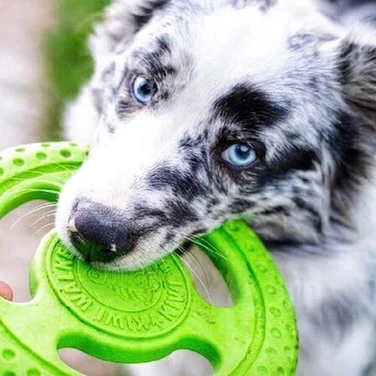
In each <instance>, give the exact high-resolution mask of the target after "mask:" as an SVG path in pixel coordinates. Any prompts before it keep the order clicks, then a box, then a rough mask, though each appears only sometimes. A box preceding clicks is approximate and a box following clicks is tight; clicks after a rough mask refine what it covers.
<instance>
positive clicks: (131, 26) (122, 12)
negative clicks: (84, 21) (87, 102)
mask: <svg viewBox="0 0 376 376" xmlns="http://www.w3.org/2000/svg"><path fill="white" fill-rule="evenodd" d="M170 1H173V0H114V1H113V2H112V3H111V5H110V6H108V8H107V9H106V11H105V16H104V21H103V22H101V23H100V24H98V25H97V26H96V28H95V33H94V35H93V37H92V38H91V40H90V47H91V51H92V54H93V56H94V58H95V60H96V61H97V62H98V61H100V60H101V59H102V58H103V57H104V56H108V54H109V53H112V52H113V51H114V50H115V49H116V47H117V46H118V45H119V44H120V43H124V44H126V43H129V42H130V41H132V39H133V38H134V36H135V35H136V34H137V33H138V32H139V31H140V30H141V29H142V28H143V27H144V26H145V25H147V24H148V23H149V22H150V20H151V19H152V18H153V16H154V15H155V14H157V13H158V12H162V11H163V10H164V9H165V8H166V7H167V6H168V3H169V2H170Z"/></svg>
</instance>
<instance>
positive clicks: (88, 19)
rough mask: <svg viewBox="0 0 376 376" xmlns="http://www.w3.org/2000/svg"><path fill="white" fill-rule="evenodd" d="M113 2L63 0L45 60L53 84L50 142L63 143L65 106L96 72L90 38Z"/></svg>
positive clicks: (48, 126) (48, 124) (48, 37)
mask: <svg viewBox="0 0 376 376" xmlns="http://www.w3.org/2000/svg"><path fill="white" fill-rule="evenodd" d="M109 1H110V0H59V1H58V2H56V18H57V24H56V26H55V28H54V29H52V30H50V31H49V32H48V33H47V35H46V40H45V45H44V47H45V56H46V61H47V68H48V77H49V80H50V86H51V93H50V97H49V106H48V114H47V120H46V126H45V134H46V137H47V139H50V140H56V139H59V135H60V130H61V119H62V113H63V110H64V106H65V104H66V103H67V102H68V101H70V100H72V99H74V98H75V97H76V96H77V94H78V92H79V89H80V87H81V86H82V85H83V83H84V82H85V81H87V80H88V79H89V78H90V76H91V74H92V71H93V63H92V60H91V58H90V55H89V51H88V49H87V38H88V35H89V34H90V32H91V31H92V28H93V24H94V23H95V22H98V21H99V20H100V19H101V18H102V14H103V8H104V7H105V6H106V5H107V4H108V3H109Z"/></svg>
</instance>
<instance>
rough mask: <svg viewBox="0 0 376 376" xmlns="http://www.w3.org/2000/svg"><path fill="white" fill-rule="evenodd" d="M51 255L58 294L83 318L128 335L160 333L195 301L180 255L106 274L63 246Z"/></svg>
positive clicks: (50, 266) (172, 325)
mask: <svg viewBox="0 0 376 376" xmlns="http://www.w3.org/2000/svg"><path fill="white" fill-rule="evenodd" d="M52 248H53V249H54V251H53V252H51V254H50V255H49V257H50V262H49V263H48V276H49V279H50V281H51V283H52V285H53V287H54V290H55V293H56V295H57V296H58V297H59V299H60V300H62V301H63V303H64V305H65V306H66V307H68V308H69V309H70V310H71V311H72V312H73V313H74V314H75V315H76V316H77V317H79V318H80V319H81V320H83V321H85V322H87V323H89V324H90V325H92V326H95V327H97V328H98V329H101V330H103V331H106V332H110V333H113V334H116V335H120V336H125V337H139V336H140V334H142V335H143V336H154V335H160V334H162V333H164V332H166V331H170V330H172V329H173V328H175V327H176V326H177V325H179V324H180V322H181V321H182V320H183V319H184V317H185V315H186V313H187V311H188V309H189V302H190V294H189V287H188V279H187V278H188V275H187V272H186V270H185V269H184V268H182V266H181V265H180V263H179V262H178V260H177V259H176V256H170V257H166V258H165V259H163V260H161V261H160V262H158V263H155V264H154V265H151V266H149V267H147V268H145V269H143V270H140V271H135V272H127V273H120V272H111V271H100V270H97V269H95V268H93V267H91V266H90V265H88V264H86V263H84V262H83V261H80V260H78V259H76V258H75V257H74V256H72V255H71V254H70V253H69V252H68V251H67V250H66V249H65V248H64V247H63V246H62V245H61V244H60V243H58V244H55V245H54V246H53V247H52Z"/></svg>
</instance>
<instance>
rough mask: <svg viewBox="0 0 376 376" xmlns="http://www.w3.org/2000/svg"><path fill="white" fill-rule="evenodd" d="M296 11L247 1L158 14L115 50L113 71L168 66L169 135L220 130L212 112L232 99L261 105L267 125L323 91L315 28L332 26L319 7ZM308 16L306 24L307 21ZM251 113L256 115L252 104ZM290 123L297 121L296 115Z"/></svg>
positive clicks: (165, 106)
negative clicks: (261, 6)
mask: <svg viewBox="0 0 376 376" xmlns="http://www.w3.org/2000/svg"><path fill="white" fill-rule="evenodd" d="M290 2H293V0H291V1H290ZM301 14H303V16H304V17H296V15H295V16H294V12H293V11H291V9H290V8H281V9H279V8H278V7H277V6H275V7H274V8H272V9H271V10H270V11H268V12H266V13H265V12H263V11H260V9H259V8H258V7H253V6H249V7H245V8H243V9H237V8H234V7H231V6H222V7H219V9H216V10H213V9H211V10H210V11H206V12H205V11H194V10H192V9H191V10H190V11H187V12H183V13H179V14H174V13H173V12H172V13H169V14H168V15H167V16H166V17H164V16H163V15H161V16H160V17H158V18H156V19H154V20H152V21H151V24H150V25H149V26H148V27H146V28H145V29H144V30H142V31H141V32H140V33H139V34H138V35H137V36H136V38H135V41H134V43H133V45H132V46H131V48H126V49H125V50H124V51H123V52H120V53H119V54H118V55H117V62H118V64H117V67H118V69H117V70H118V71H119V72H121V74H123V70H124V66H125V65H127V66H128V68H129V69H131V70H136V71H141V72H142V71H143V68H144V66H145V65H148V66H149V70H150V67H152V68H153V69H155V68H156V70H157V71H158V70H160V69H164V70H165V71H167V72H169V73H168V74H167V77H164V81H165V82H164V86H165V87H166V88H167V89H166V90H167V92H168V95H166V98H167V99H166V98H165V100H164V101H162V102H164V103H163V104H162V105H161V108H162V109H163V111H161V112H162V113H163V117H164V118H165V117H168V119H169V121H168V122H170V121H171V119H174V124H175V125H174V128H175V129H174V132H173V133H174V135H176V138H180V137H181V135H182V134H183V133H184V134H185V133H195V134H196V135H199V137H201V134H202V132H205V131H206V130H207V128H208V126H210V128H211V135H212V137H216V133H215V132H213V130H214V129H218V130H221V128H222V127H221V125H222V124H223V122H221V120H223V118H222V119H219V120H220V121H215V120H216V119H215V115H216V113H215V112H217V113H218V112H221V111H222V110H223V107H225V109H226V107H227V108H229V106H230V105H232V104H233V103H234V101H233V100H234V99H236V100H237V101H238V102H239V100H240V101H243V102H242V103H243V104H244V103H245V102H244V101H245V100H246V99H253V100H252V101H250V104H251V105H252V104H253V105H254V106H259V105H260V104H261V106H262V107H263V108H262V110H263V113H262V116H264V114H265V109H266V110H267V111H268V112H269V113H270V115H271V116H270V121H271V122H272V123H273V124H274V123H275V122H278V121H282V120H283V121H285V120H286V118H287V112H286V111H284V110H285V109H286V108H289V109H290V110H291V112H293V109H294V108H298V107H299V113H301V112H302V111H303V112H307V113H308V112H309V111H311V110H310V109H308V110H309V111H305V110H304V109H303V107H304V106H308V107H309V106H310V103H311V102H313V101H314V102H315V103H318V102H320V93H319V92H320V90H321V91H322V92H325V90H326V89H325V85H326V84H325V81H326V77H325V76H326V74H328V72H329V69H328V67H327V62H326V61H324V60H323V59H321V58H320V55H319V52H318V46H317V45H318V44H319V43H318V42H319V41H320V38H321V37H322V35H331V34H332V33H334V32H333V30H331V28H330V26H328V24H327V23H326V22H325V21H323V19H322V17H321V16H320V15H319V13H318V12H317V13H314V15H313V16H311V13H309V15H308V16H307V15H304V12H303V13H301ZM301 14H300V15H301ZM307 22H311V23H312V25H309V26H310V27H308V28H307V27H306V26H307V25H306V23H307ZM318 29H320V34H317V33H316V31H317V30H318ZM125 61H126V62H127V63H125ZM327 81H328V82H329V81H330V78H328V80H327ZM242 98H243V99H242ZM318 98H319V99H318ZM323 100H325V99H324V98H323ZM219 104H222V108H221V106H220V105H219ZM248 104H249V103H247V105H248ZM243 107H246V108H247V109H249V107H248V106H243ZM316 107H318V106H316ZM235 109H236V108H235ZM253 109H254V108H253ZM250 110H252V108H250ZM318 111H319V110H317V108H315V109H314V111H313V112H314V114H315V116H316V117H318V115H321V114H319V112H318ZM295 112H298V111H295ZM226 115H227V113H226ZM245 115H247V114H245ZM254 115H255V116H256V120H259V119H258V118H257V117H258V115H259V114H258V113H257V111H254ZM277 115H278V116H277ZM298 115H299V116H298ZM291 116H293V115H291ZM296 116H297V117H298V118H299V119H301V118H302V116H301V115H300V114H297V115H296ZM306 118H307V122H309V121H310V119H308V116H306ZM175 120H176V121H175ZM213 120H214V121H213ZM263 120H265V121H264V123H267V120H268V119H263ZM156 121H157V120H156V119H155V118H154V119H153V122H154V123H155V122H156ZM236 123H239V122H236ZM289 123H291V124H292V125H294V124H295V125H294V128H299V125H300V123H301V122H295V121H294V122H291V121H290V122H289ZM227 125H229V124H227ZM159 128H160V127H158V129H159ZM168 128H169V126H167V131H166V132H167V133H170V131H169V130H168ZM300 128H302V129H305V132H306V130H307V129H306V127H300ZM161 129H162V127H161ZM182 130H183V132H181V131H182ZM274 132H275V129H274ZM283 132H284V130H283ZM298 132H299V131H298ZM299 133H300V132H299ZM295 135H296V134H295ZM169 138H170V139H171V138H172V137H171V135H170V136H169Z"/></svg>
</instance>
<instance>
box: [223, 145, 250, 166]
mask: <svg viewBox="0 0 376 376" xmlns="http://www.w3.org/2000/svg"><path fill="white" fill-rule="evenodd" d="M222 158H223V159H224V160H225V161H226V162H227V163H228V164H230V165H231V166H233V167H249V166H250V165H252V164H253V163H254V162H255V161H256V159H257V156H256V152H255V150H254V149H253V148H252V146H250V145H248V144H244V143H239V144H234V145H231V146H230V147H229V148H228V149H226V150H225V151H224V152H223V153H222Z"/></svg>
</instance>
